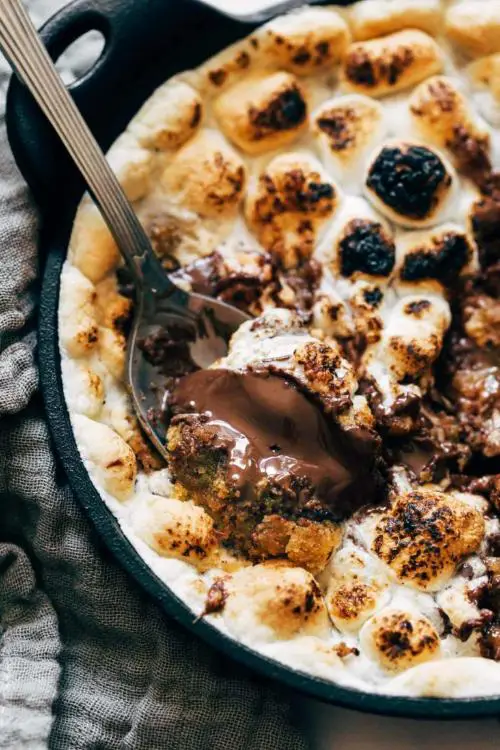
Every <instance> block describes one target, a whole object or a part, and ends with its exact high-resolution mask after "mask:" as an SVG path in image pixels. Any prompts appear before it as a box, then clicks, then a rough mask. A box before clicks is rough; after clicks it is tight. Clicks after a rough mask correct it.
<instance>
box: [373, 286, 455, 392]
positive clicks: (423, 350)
mask: <svg viewBox="0 0 500 750" xmlns="http://www.w3.org/2000/svg"><path fill="white" fill-rule="evenodd" d="M450 322H451V312H450V307H449V305H448V303H447V302H446V301H445V300H444V299H442V298H441V297H437V296H432V295H427V296H423V295H410V296H408V297H404V298H402V299H401V300H399V302H398V303H397V304H396V305H395V306H394V308H393V310H392V311H391V314H390V316H389V319H388V321H387V323H386V326H385V329H384V331H383V334H382V338H381V341H380V344H379V346H378V350H377V351H376V353H375V355H374V359H378V360H379V361H382V362H384V363H385V364H386V366H387V368H388V370H389V373H390V377H391V378H392V379H393V380H394V381H395V382H398V383H400V382H402V381H404V382H408V381H409V382H414V383H415V382H418V381H419V380H420V379H421V378H424V377H425V376H426V375H427V374H428V372H429V370H430V367H431V365H432V364H433V363H434V362H435V361H436V359H437V358H438V356H439V354H440V352H441V348H442V346H443V339H444V335H445V333H446V331H447V330H448V327H449V325H450Z"/></svg>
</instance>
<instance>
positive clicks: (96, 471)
mask: <svg viewBox="0 0 500 750" xmlns="http://www.w3.org/2000/svg"><path fill="white" fill-rule="evenodd" d="M72 424H73V430H74V432H75V437H76V440H77V442H78V447H79V449H80V453H81V454H82V458H83V460H84V461H85V463H86V464H87V466H88V467H89V469H90V470H91V471H92V472H93V476H95V478H96V479H97V480H98V481H99V483H100V484H101V486H102V487H103V489H104V490H105V491H106V492H109V494H110V495H112V496H113V497H115V498H117V499H118V500H126V499H127V498H128V497H129V496H130V495H131V493H132V491H133V489H134V484H135V478H136V474H137V463H136V459H135V455H134V452H133V451H132V449H131V448H129V446H128V445H127V443H126V442H125V441H124V440H123V439H122V438H121V437H120V436H119V435H117V434H116V432H115V431H114V430H112V429H111V428H110V427H107V426H106V425H104V424H100V423H99V422H94V421H93V420H92V419H88V418H87V417H84V416H83V415H82V414H73V415H72Z"/></svg>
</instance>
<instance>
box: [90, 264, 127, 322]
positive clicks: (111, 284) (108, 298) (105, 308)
mask: <svg viewBox="0 0 500 750" xmlns="http://www.w3.org/2000/svg"><path fill="white" fill-rule="evenodd" d="M95 292H96V298H95V308H96V313H97V316H98V320H99V324H100V325H102V326H105V327H106V328H111V329H112V330H113V331H118V332H120V333H123V331H124V330H125V328H126V326H127V324H128V322H129V320H130V316H131V314H132V307H133V304H132V300H131V299H129V298H128V297H124V296H123V295H122V294H120V292H119V291H118V284H117V279H116V276H108V277H106V278H105V279H104V280H103V281H101V282H100V283H99V284H96V287H95Z"/></svg>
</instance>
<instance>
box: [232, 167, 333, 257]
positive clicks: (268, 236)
mask: <svg viewBox="0 0 500 750" xmlns="http://www.w3.org/2000/svg"><path fill="white" fill-rule="evenodd" d="M339 201H340V192H339V189H338V187H337V186H336V185H335V183H334V182H333V181H332V180H331V178H330V177H329V176H328V175H327V174H326V172H325V170H324V169H323V167H322V166H321V164H320V163H319V162H318V161H317V160H316V159H315V158H314V157H313V156H310V155H309V154H307V153H302V152H297V153H287V154H281V155H280V156H277V157H275V158H274V159H273V160H272V161H271V162H270V163H269V164H268V166H267V169H266V171H265V172H263V173H262V174H261V175H260V176H259V178H258V180H257V181H256V182H255V181H254V183H253V184H252V183H251V184H250V186H249V190H248V196H247V201H246V206H245V213H246V218H247V222H248V225H249V227H250V228H251V229H252V230H253V231H254V232H255V234H256V236H257V239H258V240H259V242H260V243H261V244H262V245H263V247H264V248H265V249H266V250H268V251H269V252H270V253H271V254H272V255H273V256H274V258H275V259H276V260H278V261H279V262H280V264H281V265H283V266H284V267H285V268H293V267H294V266H296V265H297V264H298V263H299V262H300V261H301V260H303V259H305V258H308V257H310V255H311V253H312V252H313V250H314V248H315V246H316V244H317V241H318V239H319V237H320V231H321V228H322V226H323V225H324V223H325V222H326V221H327V220H328V219H329V218H330V217H331V216H332V215H333V214H334V212H335V211H336V209H337V207H338V205H339Z"/></svg>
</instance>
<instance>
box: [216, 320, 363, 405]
mask: <svg viewBox="0 0 500 750" xmlns="http://www.w3.org/2000/svg"><path fill="white" fill-rule="evenodd" d="M221 366H222V367H226V368H228V369H231V370H241V369H245V368H248V367H253V368H259V369H268V368H270V367H272V369H273V371H280V372H283V373H285V374H286V375H288V376H289V377H290V378H292V379H294V380H296V381H297V382H298V383H300V384H301V385H302V386H303V387H304V389H306V390H307V391H309V392H310V393H311V394H312V395H315V396H316V397H317V398H319V400H320V401H321V402H322V403H323V406H324V408H325V409H326V410H327V411H331V409H332V406H333V405H334V404H335V403H336V402H337V401H338V400H339V399H347V400H351V399H352V397H353V396H354V393H355V392H356V390H357V380H356V378H355V376H354V371H353V368H352V365H351V364H350V363H349V362H348V361H347V360H346V359H345V358H344V357H343V356H342V354H341V350H340V347H339V346H338V344H337V342H336V341H334V340H329V341H328V342H323V341H319V340H318V339H316V338H315V337H314V336H312V335H311V334H310V333H309V332H308V330H307V328H306V326H305V323H304V321H302V320H301V319H300V318H299V316H298V315H296V314H295V313H292V312H291V311H289V310H284V309H277V310H269V311H267V312H266V313H265V314H264V315H261V316H260V317H259V318H256V319H255V320H249V321H248V322H246V323H243V325H241V326H240V328H239V329H238V330H237V332H236V333H235V334H234V336H233V338H232V339H231V343H230V347H229V352H228V355H227V357H225V358H224V359H222V360H219V361H218V362H216V363H215V364H214V367H221Z"/></svg>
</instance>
